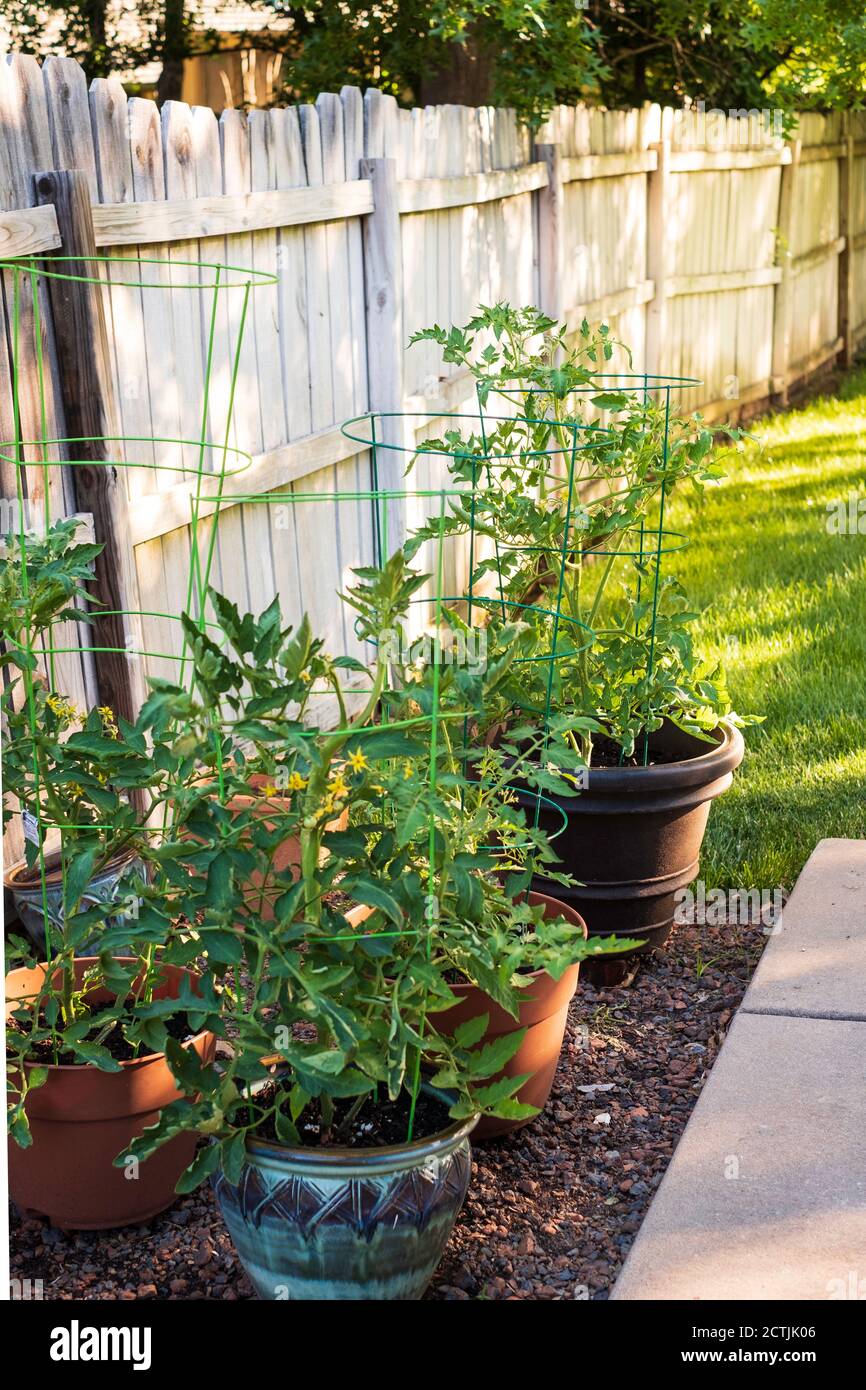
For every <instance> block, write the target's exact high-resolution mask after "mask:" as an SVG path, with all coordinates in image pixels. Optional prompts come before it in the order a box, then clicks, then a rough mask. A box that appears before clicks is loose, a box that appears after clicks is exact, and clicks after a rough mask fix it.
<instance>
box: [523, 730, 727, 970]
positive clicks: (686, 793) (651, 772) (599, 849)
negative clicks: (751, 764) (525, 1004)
mask: <svg viewBox="0 0 866 1390" xmlns="http://www.w3.org/2000/svg"><path fill="white" fill-rule="evenodd" d="M714 737H715V738H716V740H717V742H716V744H715V746H710V745H708V744H707V743H706V742H705V741H704V740H702V739H697V738H694V737H692V735H691V734H684V733H683V732H682V731H681V730H680V729H677V728H676V727H675V726H674V725H670V724H666V725H664V726H663V727H662V728H661V729H659V730H658V731H657V732H656V733H655V734H652V735H651V736H650V741H649V746H650V756H652V754H653V753H654V752H655V753H664V754H666V755H667V756H668V757H670V755H671V754H673V755H675V756H676V758H677V761H675V762H663V763H657V764H655V765H653V766H649V767H610V768H608V767H602V768H592V769H591V770H590V772H589V775H588V785H587V788H586V790H584V791H582V792H581V793H580V795H578V796H574V797H555V798H551V799H552V800H555V801H556V804H557V806H558V807H560V808H561V810H562V812H563V813H564V815H565V817H566V826H565V828H564V829H561V826H562V822H561V817H560V816H558V815H557V813H556V812H555V811H554V810H553V809H552V808H551V807H549V806H545V805H544V803H543V802H542V805H541V811H540V815H539V824H540V825H541V826H543V827H544V828H546V829H549V830H550V832H551V834H553V832H554V831H555V830H561V833H560V834H559V835H557V836H556V839H555V840H554V841H553V845H554V848H555V850H556V852H557V854H558V855H559V857H560V859H561V861H562V864H563V867H564V868H565V869H566V870H567V871H568V872H569V873H570V874H571V875H572V876H573V877H574V878H576V879H577V880H578V883H579V884H580V885H581V886H580V887H576V888H564V887H563V886H562V885H561V884H558V883H554V882H552V881H551V880H549V879H545V878H543V877H541V876H540V875H539V876H537V877H536V878H534V879H533V883H532V886H533V888H534V889H535V890H536V891H537V892H539V893H547V894H552V895H555V896H556V897H558V898H561V899H562V900H563V901H564V902H567V903H568V905H569V906H570V907H573V908H575V909H576V910H577V911H578V912H579V913H580V915H581V916H582V917H583V918H584V920H585V921H586V924H587V927H588V929H589V934H590V936H591V937H592V936H611V935H614V934H616V935H617V936H622V937H638V938H640V939H641V940H642V941H643V942H644V945H642V946H640V947H639V948H637V949H636V950H634V951H631V952H628V953H627V954H624V955H622V956H609V957H599V958H598V959H596V960H593V959H589V960H587V961H585V962H584V964H583V965H582V967H581V974H582V975H584V976H585V977H586V978H588V979H589V980H590V981H591V982H592V983H593V984H596V985H614V984H625V983H628V981H629V980H630V979H632V978H633V976H634V973H635V970H636V969H637V965H638V958H639V957H640V956H641V955H644V954H646V953H647V952H649V951H653V950H655V949H656V948H657V947H659V946H662V945H663V944H664V943H665V941H667V939H668V937H669V936H670V933H671V928H672V926H673V917H674V908H675V905H676V903H675V898H676V893H677V891H678V889H681V888H685V887H687V885H688V884H689V883H691V882H692V880H693V879H694V878H695V877H696V876H697V873H698V860H699V856H700V850H701V843H702V841H703V838H704V831H705V830H706V826H707V817H708V816H709V812H710V802H711V801H712V800H713V799H714V797H717V796H720V795H721V793H722V792H724V791H727V789H728V787H729V786H730V785H731V781H732V779H733V773H734V769H735V768H736V767H738V766H739V764H740V763H741V762H742V759H743V753H744V751H745V750H744V744H743V738H742V735H741V733H740V732H739V730H738V729H735V728H733V727H732V726H731V725H728V724H724V723H723V724H721V725H719V727H718V729H717V730H716V731H715V734H714ZM519 799H520V802H521V804H522V805H523V806H525V807H526V808H527V809H528V810H531V811H532V813H533V815H534V812H535V804H536V802H535V798H534V797H533V796H532V795H531V794H529V793H525V794H520V798H519Z"/></svg>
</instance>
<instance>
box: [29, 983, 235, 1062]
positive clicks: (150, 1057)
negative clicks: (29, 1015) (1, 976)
mask: <svg viewBox="0 0 866 1390" xmlns="http://www.w3.org/2000/svg"><path fill="white" fill-rule="evenodd" d="M137 959H138V957H137V956H112V960H115V961H118V962H119V963H120V964H126V963H127V962H131V961H135V960H137ZM98 960H99V957H98V956H76V958H75V963H76V964H78V962H79V961H80V962H81V964H82V965H83V966H86V965H90V964H93V963H94V962H95V961H98ZM39 965H43V966H45V969H46V972H47V969H48V962H47V961H40V962H39ZM39 965H37V966H35V967H34V966H27V965H22V966H18V967H16V969H15V970H10V971H9V973H8V974H7V976H6V979H7V980H8V979H9V978H10V977H11V976H12V975H15V974H17V972H18V970H32V969H37V970H38V969H39ZM170 969H172V970H180V971H182V972H183V973H184V974H186V975H189V976H191V977H192V979H194V980H200V979H201V971H199V970H192V969H190V967H189V966H188V965H172V966H170ZM31 997H35V996H30V995H23V996H22V999H28V998H31ZM4 1002H5V1004H6V1005H7V1006H8V1005H9V1004H10V1003H18V1002H20V1001H18V1000H10V999H9V998H8V997H6V998H5V1001H4ZM210 1036H211V1033H210V1030H209V1029H207V1028H203V1029H202V1031H201V1032H200V1033H196V1034H195V1035H194V1036H193V1037H191V1038H187V1040H186V1041H185V1042H182V1043H181V1047H193V1046H194V1045H195V1044H196V1043H197V1042H200V1041H201V1040H202V1038H207V1037H210ZM164 1057H165V1053H164V1052H146V1053H145V1054H144V1056H143V1057H129V1058H127V1060H126V1061H125V1062H120V1063H119V1064H118V1065H119V1066H120V1068H121V1070H123V1071H135V1070H136V1068H139V1067H143V1066H145V1065H146V1064H147V1063H150V1062H154V1061H158V1060H159V1059H160V1058H164ZM24 1066H25V1068H28V1067H44V1068H45V1069H46V1070H47V1071H48V1072H49V1074H50V1073H52V1072H59V1073H63V1072H75V1073H76V1074H78V1073H80V1072H82V1071H86V1070H88V1068H89V1069H90V1070H91V1071H94V1072H97V1071H99V1070H100V1068H99V1067H97V1066H96V1065H95V1064H94V1063H93V1062H28V1061H27V1058H26V1057H25V1059H24ZM117 1074H118V1073H117V1072H106V1073H105V1075H106V1076H109V1077H110V1076H117Z"/></svg>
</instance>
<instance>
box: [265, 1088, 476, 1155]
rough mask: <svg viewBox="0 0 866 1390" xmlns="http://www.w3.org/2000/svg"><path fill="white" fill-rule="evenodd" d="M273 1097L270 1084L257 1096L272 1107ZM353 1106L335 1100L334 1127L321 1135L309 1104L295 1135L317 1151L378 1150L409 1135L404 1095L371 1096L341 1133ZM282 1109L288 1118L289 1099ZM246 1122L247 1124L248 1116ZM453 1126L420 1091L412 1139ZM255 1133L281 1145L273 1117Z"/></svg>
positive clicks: (315, 1111) (407, 1101) (437, 1102)
mask: <svg viewBox="0 0 866 1390" xmlns="http://www.w3.org/2000/svg"><path fill="white" fill-rule="evenodd" d="M275 1096H276V1087H275V1085H273V1084H269V1085H268V1086H265V1087H263V1089H262V1091H260V1093H259V1097H260V1100H261V1103H262V1104H263V1105H273V1103H274V1099H275ZM352 1103H353V1102H352V1099H349V1100H337V1101H336V1102H335V1103H334V1121H333V1124H332V1125H331V1128H330V1131H329V1133H328V1134H327V1135H323V1132H322V1121H321V1115H320V1113H319V1103H318V1101H317V1100H313V1101H311V1102H310V1104H309V1105H308V1107H307V1109H306V1110H305V1111H304V1114H303V1115H302V1116H301V1119H300V1121H299V1123H298V1133H299V1135H300V1137H301V1140H302V1141H303V1143H304V1144H305V1145H306V1144H309V1146H310V1147H311V1148H319V1147H321V1146H322V1145H323V1143H325V1144H327V1145H329V1146H330V1145H332V1146H335V1147H340V1148H348V1149H379V1148H383V1147H385V1146H387V1145H391V1144H404V1143H405V1142H406V1136H407V1134H408V1133H409V1115H410V1109H411V1101H410V1098H409V1096H408V1095H406V1093H405V1092H404V1093H403V1094H402V1095H401V1096H400V1097H399V1099H398V1100H395V1101H391V1100H381V1101H378V1102H377V1101H374V1100H373V1098H372V1097H370V1098H369V1099H368V1100H366V1101H365V1103H364V1105H362V1107H361V1109H360V1110H359V1111H358V1114H357V1115H356V1116H355V1117H354V1119H353V1120H352V1122H351V1124H350V1125H349V1127H348V1129H347V1130H346V1131H345V1132H341V1130H340V1125H341V1122H342V1121H343V1119H344V1117H345V1116H346V1115H348V1113H349V1110H350V1108H351V1106H352ZM281 1109H282V1110H283V1111H284V1113H285V1114H286V1115H288V1113H289V1101H288V1096H286V1098H285V1100H284V1101H283V1104H282V1106H281ZM240 1116H243V1111H241V1112H240ZM239 1118H240V1117H239ZM246 1119H247V1123H248V1122H249V1121H248V1117H246ZM453 1123H454V1122H453V1120H452V1119H451V1118H450V1116H449V1114H448V1107H447V1105H444V1104H443V1103H442V1101H441V1100H437V1099H436V1098H435V1096H429V1095H425V1093H424V1092H423V1091H422V1092H421V1094H420V1095H419V1096H418V1100H417V1103H416V1105H415V1117H414V1121H413V1125H412V1138H413V1140H414V1139H427V1138H429V1137H430V1135H432V1134H439V1133H441V1131H442V1130H443V1129H447V1128H448V1127H449V1126H450V1125H451V1124H453ZM256 1133H257V1134H258V1135H259V1137H260V1138H261V1139H270V1140H271V1142H272V1143H280V1140H279V1139H278V1138H277V1132H276V1129H275V1127H274V1120H273V1116H272V1115H270V1116H268V1118H267V1120H265V1122H264V1123H263V1124H262V1125H260V1126H259V1127H258V1129H257V1130H256Z"/></svg>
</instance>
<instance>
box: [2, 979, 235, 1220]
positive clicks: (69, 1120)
mask: <svg viewBox="0 0 866 1390" xmlns="http://www.w3.org/2000/svg"><path fill="white" fill-rule="evenodd" d="M95 963H96V957H81V958H79V959H78V960H76V962H75V974H76V980H77V981H78V982H79V983H80V981H81V979H82V977H83V975H84V971H85V970H86V969H88V968H89V967H90V966H92V965H94V964H95ZM124 963H127V962H126V961H124ZM46 969H47V967H45V966H37V967H35V968H34V969H20V970H12V971H11V972H10V973H9V974H8V975H7V976H6V1017H7V1019H8V1018H9V1017H10V1015H11V1014H12V1012H13V1010H14V1008H15V1006H16V1004H17V1003H18V1002H19V1001H20V1000H22V999H25V998H27V997H28V996H29V997H32V996H33V995H34V994H35V993H36V992H37V991H38V990H39V988H40V985H41V982H42V979H43V978H44V974H45V970H46ZM162 975H163V978H162V981H161V982H160V984H159V985H158V986H157V987H156V989H155V990H154V995H155V997H156V998H158V999H162V998H171V999H174V998H177V995H178V992H179V989H180V982H181V979H182V978H183V977H184V976H186V977H187V978H188V979H190V980H191V981H192V982H193V985H194V986H195V982H196V981H197V979H198V976H197V975H196V973H195V972H194V971H192V970H185V969H182V968H181V967H179V966H176V965H164V966H163V967H162ZM91 997H92V1000H93V1002H94V1003H97V1004H98V1003H101V1002H105V1001H107V1000H110V999H112V998H113V995H112V994H111V992H110V991H109V990H104V989H101V990H94V992H93V995H92V996H91ZM188 1046H190V1047H192V1048H194V1049H195V1051H196V1052H197V1053H198V1056H199V1057H200V1058H201V1059H202V1061H203V1062H209V1061H211V1060H212V1058H213V1055H214V1047H215V1038H214V1036H213V1034H212V1033H199V1034H198V1035H197V1036H196V1037H195V1038H193V1039H192V1040H191V1041H190V1043H189V1044H188ZM26 1065H29V1064H26ZM177 1096H178V1090H177V1087H176V1086H175V1082H174V1078H173V1076H172V1074H171V1072H170V1071H169V1069H168V1065H167V1063H166V1060H165V1057H164V1055H163V1053H161V1052H158V1053H151V1054H150V1055H149V1056H146V1057H138V1058H134V1059H133V1060H131V1061H129V1062H121V1064H120V1071H117V1072H104V1071H99V1070H98V1069H97V1068H96V1067H93V1066H49V1067H48V1080H47V1081H46V1083H45V1085H44V1086H40V1087H39V1088H38V1089H37V1090H34V1091H32V1092H31V1093H30V1095H29V1096H28V1099H27V1116H28V1119H29V1121H30V1129H31V1132H32V1135H33V1143H32V1144H31V1146H30V1147H29V1148H27V1149H20V1148H19V1147H18V1145H17V1144H16V1143H15V1142H14V1140H12V1139H10V1140H9V1192H10V1196H11V1197H12V1200H13V1201H14V1202H15V1203H16V1205H17V1206H18V1207H19V1208H20V1209H21V1210H22V1211H24V1212H27V1213H28V1214H34V1215H38V1216H43V1217H47V1218H48V1220H49V1221H50V1222H51V1224H52V1226H59V1227H60V1228H61V1229H67V1230H83V1231H91V1230H103V1229H106V1228H109V1227H113V1226H132V1225H135V1224H136V1223H137V1222H141V1221H148V1220H149V1219H150V1218H151V1217H152V1216H156V1215H157V1214H158V1213H159V1212H161V1211H165V1209H166V1207H170V1206H171V1204H172V1202H173V1201H174V1200H175V1193H174V1186H175V1183H176V1182H177V1180H178V1178H179V1177H180V1175H181V1173H182V1172H183V1170H184V1169H185V1168H186V1167H187V1166H188V1165H189V1164H190V1163H191V1161H192V1158H193V1154H194V1153H195V1146H196V1138H197V1136H196V1135H195V1134H194V1133H190V1134H181V1135H178V1136H177V1138H175V1139H171V1140H169V1142H168V1143H167V1144H164V1145H163V1146H162V1148H160V1149H157V1151H156V1153H154V1154H153V1155H152V1156H151V1157H150V1158H149V1159H147V1161H146V1162H144V1163H141V1164H140V1165H138V1169H137V1173H136V1176H134V1177H131V1176H128V1174H127V1170H125V1169H122V1168H115V1167H113V1166H112V1165H113V1161H114V1159H115V1158H116V1157H117V1155H118V1154H120V1153H123V1152H124V1150H125V1149H126V1148H127V1147H128V1146H129V1143H130V1141H131V1140H132V1139H134V1138H135V1137H136V1136H137V1135H139V1134H141V1132H142V1130H143V1129H144V1128H145V1127H146V1126H147V1125H153V1124H156V1121H157V1120H158V1118H159V1112H160V1110H161V1109H162V1107H163V1106H164V1105H168V1104H169V1102H170V1101H173V1100H176V1099H177Z"/></svg>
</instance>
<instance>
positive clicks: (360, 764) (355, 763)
mask: <svg viewBox="0 0 866 1390" xmlns="http://www.w3.org/2000/svg"><path fill="white" fill-rule="evenodd" d="M347 762H348V764H349V767H350V768H351V769H352V771H353V772H363V771H364V770H365V769H366V768H368V767H369V766H370V764H369V763H368V762H367V759H366V758H365V757H364V754H363V753H362V752H361V750H360V748H356V749H355V751H354V753H350V754H349V756H348V758H347Z"/></svg>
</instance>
